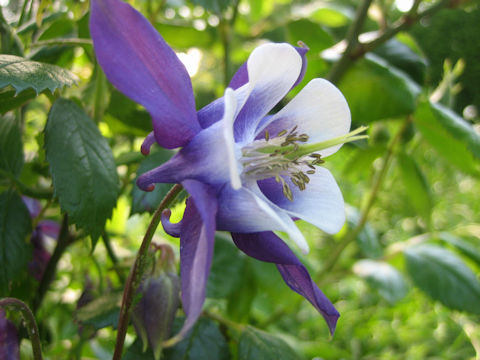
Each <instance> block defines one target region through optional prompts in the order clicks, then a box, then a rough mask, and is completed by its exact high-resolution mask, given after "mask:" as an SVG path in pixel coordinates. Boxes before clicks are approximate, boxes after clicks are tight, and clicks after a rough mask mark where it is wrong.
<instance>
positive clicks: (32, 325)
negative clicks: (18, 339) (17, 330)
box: [0, 298, 42, 360]
mask: <svg viewBox="0 0 480 360" xmlns="http://www.w3.org/2000/svg"><path fill="white" fill-rule="evenodd" d="M0 306H1V307H5V306H12V307H14V308H15V309H16V310H19V311H20V313H21V314H22V317H23V320H24V321H25V327H26V328H27V331H28V336H29V337H30V342H31V343H32V351H33V359H34V360H42V346H41V344H40V336H39V333H38V327H37V322H36V321H35V317H34V316H33V313H32V311H31V310H30V308H29V307H28V306H27V305H26V304H25V303H24V302H23V301H21V300H19V299H15V298H4V299H0Z"/></svg>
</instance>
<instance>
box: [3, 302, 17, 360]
mask: <svg viewBox="0 0 480 360" xmlns="http://www.w3.org/2000/svg"><path fill="white" fill-rule="evenodd" d="M19 345H20V343H19V341H18V336H17V329H16V328H15V325H14V324H13V323H12V322H11V321H9V320H7V318H6V316H5V311H4V310H3V309H1V308H0V359H2V360H19V359H20V351H19V349H20V348H19Z"/></svg>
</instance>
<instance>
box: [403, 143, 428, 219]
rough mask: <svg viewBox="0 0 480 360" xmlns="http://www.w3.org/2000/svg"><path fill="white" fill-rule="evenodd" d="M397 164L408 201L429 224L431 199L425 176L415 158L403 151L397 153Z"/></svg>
mask: <svg viewBox="0 0 480 360" xmlns="http://www.w3.org/2000/svg"><path fill="white" fill-rule="evenodd" d="M398 165H399V167H400V173H401V177H402V181H403V182H404V184H405V189H406V192H407V196H408V201H409V203H410V204H412V206H413V208H414V209H415V210H416V211H417V213H418V214H419V215H420V216H421V217H422V218H423V219H424V220H425V222H426V223H427V225H428V224H430V217H431V213H432V207H433V201H432V195H431V191H430V187H429V185H428V183H427V180H426V178H425V176H424V175H423V173H422V171H421V170H420V167H419V166H418V164H417V162H416V161H415V159H414V158H412V157H410V156H408V155H407V154H405V153H403V152H402V153H400V154H398Z"/></svg>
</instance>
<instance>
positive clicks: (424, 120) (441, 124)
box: [415, 102, 480, 176]
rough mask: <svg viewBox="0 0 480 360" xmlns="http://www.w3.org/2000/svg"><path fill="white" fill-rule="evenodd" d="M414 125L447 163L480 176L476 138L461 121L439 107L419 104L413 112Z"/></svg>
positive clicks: (424, 103)
mask: <svg viewBox="0 0 480 360" xmlns="http://www.w3.org/2000/svg"><path fill="white" fill-rule="evenodd" d="M415 126H416V127H417V128H418V130H420V132H421V133H422V136H423V137H424V138H425V139H426V140H427V141H428V142H429V143H430V145H431V146H432V147H433V148H434V149H435V150H436V151H437V152H438V153H439V154H440V155H441V156H442V157H444V158H445V159H446V160H447V161H449V162H450V163H452V164H453V165H455V166H457V167H458V168H459V169H460V170H462V171H464V172H466V173H469V174H471V175H476V176H480V167H479V164H480V161H479V160H480V136H479V135H478V134H477V133H476V132H475V130H474V129H473V128H472V126H470V125H469V124H468V123H467V122H466V121H465V120H463V119H462V118H460V117H459V116H458V115H456V114H455V113H454V112H453V111H451V110H449V109H447V108H445V107H444V106H442V105H439V104H432V103H430V102H423V103H422V104H421V105H420V106H419V107H418V110H417V111H416V112H415Z"/></svg>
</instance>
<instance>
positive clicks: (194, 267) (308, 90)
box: [90, 0, 357, 336]
mask: <svg viewBox="0 0 480 360" xmlns="http://www.w3.org/2000/svg"><path fill="white" fill-rule="evenodd" d="M90 30H91V35H92V38H93V42H94V48H95V52H96V56H97V59H98V61H99V63H100V65H101V66H102V68H103V70H104V71H105V74H106V76H107V77H108V79H109V80H110V82H112V83H113V84H114V85H115V86H116V87H117V89H119V90H120V91H122V92H123V93H124V94H125V95H127V96H128V97H130V98H131V99H133V100H134V101H136V102H138V103H140V104H142V105H143V106H144V107H145V108H146V109H147V110H148V111H149V112H150V114H151V116H152V121H153V132H152V133H151V134H150V135H149V136H148V137H147V138H146V139H145V142H144V144H143V145H142V152H143V153H144V154H148V153H149V149H150V146H151V145H152V144H153V143H154V142H157V143H158V144H159V145H160V146H163V147H166V148H177V147H181V148H182V149H181V150H180V151H179V152H178V153H177V154H176V155H175V156H174V157H173V158H172V159H171V160H170V161H168V162H167V163H165V164H163V165H161V166H159V167H158V168H156V169H154V170H152V171H150V172H148V173H145V174H144V175H142V176H140V177H139V179H138V182H137V184H138V186H139V187H140V188H142V189H144V190H146V191H149V190H150V191H151V190H153V188H154V184H155V183H181V184H182V185H183V186H184V188H185V189H186V190H187V191H188V192H189V194H190V198H189V199H188V200H187V207H186V210H185V214H184V217H183V220H182V221H181V223H179V224H171V223H170V222H169V221H168V219H169V216H168V213H165V214H164V216H163V221H162V222H163V225H164V228H165V230H166V231H167V232H169V233H170V234H172V235H174V236H179V237H180V258H181V259H180V265H181V279H182V302H183V309H184V311H185V314H186V321H185V323H184V326H183V329H182V330H181V332H180V336H181V335H183V334H185V333H186V331H188V330H189V329H190V328H191V326H192V325H193V324H194V323H195V321H196V319H197V318H198V316H199V315H200V313H201V309H202V305H203V302H204V299H205V287H206V283H207V277H208V274H209V271H210V265H211V261H212V255H213V242H214V233H215V230H216V229H218V230H226V231H230V232H231V233H232V238H233V241H234V242H235V244H236V245H237V247H238V248H240V249H241V250H242V251H244V252H245V253H246V254H248V255H250V256H252V257H254V258H256V259H259V260H262V261H267V262H272V263H275V264H276V265H277V268H278V270H279V271H280V273H281V275H282V277H283V278H284V280H285V282H286V283H287V285H288V286H289V287H290V288H292V290H294V291H296V292H298V293H299V294H301V295H303V296H304V297H305V298H306V299H307V300H308V301H310V302H311V303H312V305H313V306H314V307H315V308H316V309H317V310H318V311H319V312H320V313H321V314H322V315H323V316H324V318H325V320H326V321H327V324H328V326H329V329H330V331H331V332H332V333H333V331H334V329H335V325H336V322H337V319H338V317H339V314H338V312H337V310H336V309H335V308H334V306H333V305H332V304H331V302H330V301H329V300H328V299H327V297H326V296H325V295H324V294H323V293H322V292H321V291H320V289H319V288H318V287H317V285H316V284H315V283H314V282H313V281H312V280H311V278H310V276H309V274H308V272H307V269H306V268H305V267H304V266H303V265H302V263H301V262H300V261H299V260H298V259H297V257H296V256H295V255H294V253H293V252H292V251H291V250H290V248H289V247H288V246H287V245H286V244H285V243H284V242H283V240H281V239H280V238H279V237H278V236H276V235H275V234H274V233H273V232H272V230H279V231H284V232H286V233H287V234H288V235H289V237H290V238H291V239H292V240H293V241H294V242H296V243H297V244H298V245H299V247H300V249H301V250H302V251H303V252H307V251H308V245H307V242H306V241H305V239H304V237H303V235H302V233H301V232H300V231H299V230H298V228H297V227H296V225H295V222H294V220H295V219H303V220H306V221H308V222H310V223H312V224H314V225H316V226H318V227H319V228H321V229H323V230H324V231H326V232H328V233H335V232H337V231H339V230H340V228H341V227H342V225H343V223H344V219H345V215H344V204H343V198H342V195H341V192H340V190H339V188H338V186H337V184H336V182H335V180H334V178H333V176H332V175H331V174H330V172H329V171H328V170H327V169H325V168H323V167H321V166H319V165H321V163H322V162H323V161H324V160H323V159H324V158H325V157H326V156H328V155H331V154H333V153H334V152H336V151H337V150H338V148H339V147H340V146H341V144H342V143H345V142H348V141H352V140H353V139H355V138H357V137H355V136H353V135H355V134H356V132H353V133H350V134H347V133H348V130H349V128H350V112H349V109H348V106H347V103H346V101H345V99H344V97H343V96H342V94H341V93H340V92H339V90H338V89H337V88H335V87H334V86H333V85H332V84H330V83H329V82H328V81H326V80H322V79H314V80H312V81H310V82H309V83H308V84H307V85H306V86H305V88H304V89H303V90H302V91H301V92H300V93H299V94H298V95H297V96H296V97H295V98H294V99H293V100H291V101H290V102H289V103H288V105H287V106H286V107H284V108H283V109H282V110H281V111H280V112H278V113H277V114H275V115H269V112H270V111H271V110H272V108H273V107H274V106H275V105H276V104H277V103H278V102H279V101H280V100H281V99H282V98H283V97H284V96H285V95H286V94H287V93H288V92H289V91H290V89H291V88H292V87H293V86H295V85H296V84H297V83H299V82H300V80H301V79H302V77H303V74H304V71H305V65H306V61H305V57H304V55H305V52H306V49H303V48H294V47H293V46H291V45H288V44H265V45H261V46H259V47H258V48H256V49H255V50H254V51H253V52H252V54H251V55H250V57H249V59H248V61H247V63H246V64H244V65H243V66H242V67H241V68H240V70H239V71H238V72H237V73H236V74H235V76H234V77H233V79H232V81H231V83H230V85H229V87H228V88H227V89H226V91H225V95H224V97H222V98H220V99H218V100H216V101H214V102H213V103H211V104H210V105H207V106H206V107H204V108H203V109H201V110H199V111H198V112H197V111H196V110H195V100H194V95H193V91H192V85H191V81H190V78H189V77H188V74H187V71H186V70H185V67H184V66H183V65H182V63H181V62H180V61H179V59H178V58H177V56H176V54H175V53H174V52H173V50H172V49H171V48H170V47H169V46H168V45H167V44H166V43H165V41H164V40H163V38H162V37H161V36H160V35H159V34H158V33H157V31H156V30H155V29H154V28H153V27H152V26H151V25H150V24H149V23H148V21H147V20H146V19H145V18H144V17H143V16H142V15H141V14H140V13H139V12H137V11H136V10H135V9H133V8H132V7H131V6H129V5H128V4H126V3H123V2H121V1H119V0H93V1H92V9H91V18H90Z"/></svg>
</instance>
